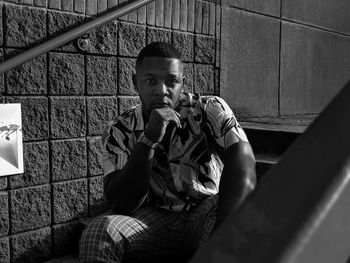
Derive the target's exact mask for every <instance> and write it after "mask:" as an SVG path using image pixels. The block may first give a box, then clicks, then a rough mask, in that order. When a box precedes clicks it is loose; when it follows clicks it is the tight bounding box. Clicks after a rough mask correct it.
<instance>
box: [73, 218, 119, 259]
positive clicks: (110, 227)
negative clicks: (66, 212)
mask: <svg viewBox="0 0 350 263" xmlns="http://www.w3.org/2000/svg"><path fill="white" fill-rule="evenodd" d="M117 221H118V218H117V216H114V218H113V217H112V216H108V215H104V216H100V217H97V218H95V219H94V220H93V221H92V222H91V223H90V224H89V225H88V226H87V228H86V229H85V230H84V231H83V233H82V236H81V238H80V243H79V254H80V255H79V256H80V260H81V261H82V262H120V261H119V258H120V255H121V254H123V247H124V245H123V240H124V239H123V237H122V235H121V232H120V231H118V222H117Z"/></svg>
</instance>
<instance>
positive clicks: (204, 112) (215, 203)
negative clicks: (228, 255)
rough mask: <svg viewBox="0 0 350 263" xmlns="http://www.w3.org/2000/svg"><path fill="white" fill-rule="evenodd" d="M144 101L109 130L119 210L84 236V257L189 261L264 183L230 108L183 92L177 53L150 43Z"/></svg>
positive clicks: (110, 181) (106, 138)
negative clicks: (258, 185)
mask: <svg viewBox="0 0 350 263" xmlns="http://www.w3.org/2000/svg"><path fill="white" fill-rule="evenodd" d="M133 83H134V86H135V88H136V90H137V92H138V94H139V96H140V100H141V104H140V105H137V106H135V107H132V108H131V109H129V110H128V111H126V112H124V113H123V114H121V115H120V116H119V117H117V118H116V119H115V120H114V121H113V122H112V123H111V124H110V125H109V127H108V129H107V130H106V131H105V132H104V134H103V136H102V141H103V145H104V150H105V154H104V161H103V162H104V173H105V181H104V190H105V196H106V198H107V200H108V201H109V203H110V205H111V208H112V209H111V210H110V211H109V212H107V213H105V214H103V215H101V216H99V217H97V218H95V219H94V220H93V221H92V222H91V223H90V225H89V226H88V227H87V229H86V230H85V231H84V233H83V235H82V238H81V241H80V261H81V262H183V261H185V260H188V259H190V258H191V256H192V255H193V254H194V253H195V252H196V250H197V249H198V248H199V247H200V246H201V245H202V244H203V242H205V241H206V240H207V239H208V237H209V236H210V234H211V233H212V231H213V229H214V228H216V226H218V225H220V223H221V222H222V221H223V220H224V219H225V217H226V216H227V215H228V214H229V213H230V212H231V211H235V210H236V209H237V208H238V207H239V205H240V204H241V203H242V202H243V200H244V199H245V197H246V196H247V195H248V194H249V193H250V192H251V191H252V190H253V189H254V187H255V184H256V177H255V159H254V155H253V152H252V149H251V146H250V144H249V142H248V140H247V137H246V135H245V133H244V131H243V129H242V128H241V126H240V125H239V124H238V122H237V120H236V118H235V116H234V114H233V113H232V111H231V109H230V107H229V106H228V105H227V104H226V103H225V101H224V100H222V99H221V98H219V97H210V98H202V97H201V96H200V95H199V94H191V93H187V92H184V91H183V87H184V85H185V76H184V75H183V63H182V61H181V57H180V53H179V51H178V50H177V49H175V48H174V47H173V46H171V45H170V44H167V43H163V42H155V43H151V44H149V45H148V46H146V47H145V48H143V49H142V50H141V52H140V53H139V56H138V58H137V62H136V74H135V75H133Z"/></svg>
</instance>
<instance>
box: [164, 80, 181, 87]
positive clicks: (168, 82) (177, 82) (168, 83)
mask: <svg viewBox="0 0 350 263" xmlns="http://www.w3.org/2000/svg"><path fill="white" fill-rule="evenodd" d="M166 84H167V86H168V87H175V86H176V85H177V84H179V81H178V80H177V79H169V80H168V81H167V83H166Z"/></svg>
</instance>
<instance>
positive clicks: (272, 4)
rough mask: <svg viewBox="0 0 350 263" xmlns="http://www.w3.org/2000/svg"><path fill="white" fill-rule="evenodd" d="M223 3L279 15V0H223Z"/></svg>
mask: <svg viewBox="0 0 350 263" xmlns="http://www.w3.org/2000/svg"><path fill="white" fill-rule="evenodd" d="M224 4H226V5H228V6H231V7H239V8H244V9H247V10H251V11H255V12H259V13H264V14H269V15H273V16H280V6H281V5H280V0H264V1H262V0H224Z"/></svg>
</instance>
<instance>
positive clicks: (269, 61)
mask: <svg viewBox="0 0 350 263" xmlns="http://www.w3.org/2000/svg"><path fill="white" fill-rule="evenodd" d="M222 14H223V17H222V19H223V20H222V40H221V52H222V53H221V76H222V78H221V91H220V95H221V96H222V97H223V98H224V99H225V100H226V101H227V102H228V104H229V105H230V106H231V107H232V108H233V109H234V110H235V112H236V113H237V115H240V116H254V117H261V116H276V115H277V113H278V64H279V28H280V25H279V21H278V20H277V19H273V18H269V17H265V16H261V15H256V14H252V13H249V12H245V11H240V10H236V9H234V8H230V7H225V8H224V9H223V11H222Z"/></svg>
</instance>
